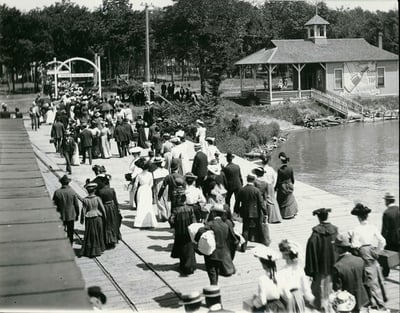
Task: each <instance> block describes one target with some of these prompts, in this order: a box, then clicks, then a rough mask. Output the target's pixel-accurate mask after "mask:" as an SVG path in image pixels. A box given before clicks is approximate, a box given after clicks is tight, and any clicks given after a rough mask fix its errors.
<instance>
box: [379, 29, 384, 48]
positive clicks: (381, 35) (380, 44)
mask: <svg viewBox="0 0 400 313" xmlns="http://www.w3.org/2000/svg"><path fill="white" fill-rule="evenodd" d="M382 37H383V33H382V32H379V33H378V48H379V49H383V45H382Z"/></svg>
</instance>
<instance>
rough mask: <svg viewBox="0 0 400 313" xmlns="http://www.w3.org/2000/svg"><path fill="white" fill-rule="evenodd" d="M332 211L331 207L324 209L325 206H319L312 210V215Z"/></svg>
mask: <svg viewBox="0 0 400 313" xmlns="http://www.w3.org/2000/svg"><path fill="white" fill-rule="evenodd" d="M331 211H332V209H325V208H321V209H317V210H314V211H313V212H312V215H313V216H314V215H318V216H319V215H320V214H328V213H329V212H331Z"/></svg>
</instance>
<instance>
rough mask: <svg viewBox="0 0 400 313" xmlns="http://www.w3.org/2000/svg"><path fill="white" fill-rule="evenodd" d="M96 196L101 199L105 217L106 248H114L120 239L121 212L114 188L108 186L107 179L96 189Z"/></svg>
mask: <svg viewBox="0 0 400 313" xmlns="http://www.w3.org/2000/svg"><path fill="white" fill-rule="evenodd" d="M98 196H99V197H100V199H101V201H103V204H104V209H105V212H106V216H107V218H105V219H104V240H105V244H106V248H108V249H110V248H114V247H115V245H116V244H117V243H118V240H121V239H122V237H121V232H120V230H119V228H120V226H121V219H122V218H121V213H120V211H119V209H118V200H117V195H116V193H115V190H114V188H111V187H110V183H109V181H107V183H106V185H105V186H104V187H103V188H102V189H100V190H99V191H98Z"/></svg>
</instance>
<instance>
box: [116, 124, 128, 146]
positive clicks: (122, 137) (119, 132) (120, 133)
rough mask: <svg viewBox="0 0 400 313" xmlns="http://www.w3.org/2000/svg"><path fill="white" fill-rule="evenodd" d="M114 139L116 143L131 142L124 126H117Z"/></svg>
mask: <svg viewBox="0 0 400 313" xmlns="http://www.w3.org/2000/svg"><path fill="white" fill-rule="evenodd" d="M114 138H115V141H116V142H124V141H129V137H128V136H127V132H126V130H125V128H124V126H123V125H122V124H117V126H115V129H114Z"/></svg>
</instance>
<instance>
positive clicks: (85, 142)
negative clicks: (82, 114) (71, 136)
mask: <svg viewBox="0 0 400 313" xmlns="http://www.w3.org/2000/svg"><path fill="white" fill-rule="evenodd" d="M82 128H83V129H82V131H81V132H80V134H79V138H80V140H81V148H82V164H85V162H86V152H87V153H88V155H89V164H90V165H92V145H93V133H92V132H91V131H90V129H89V127H88V125H87V124H86V123H84V124H82Z"/></svg>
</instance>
